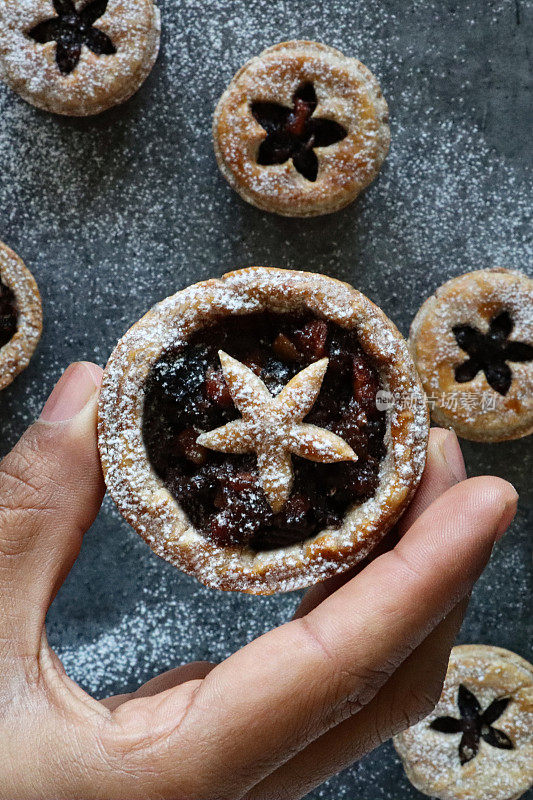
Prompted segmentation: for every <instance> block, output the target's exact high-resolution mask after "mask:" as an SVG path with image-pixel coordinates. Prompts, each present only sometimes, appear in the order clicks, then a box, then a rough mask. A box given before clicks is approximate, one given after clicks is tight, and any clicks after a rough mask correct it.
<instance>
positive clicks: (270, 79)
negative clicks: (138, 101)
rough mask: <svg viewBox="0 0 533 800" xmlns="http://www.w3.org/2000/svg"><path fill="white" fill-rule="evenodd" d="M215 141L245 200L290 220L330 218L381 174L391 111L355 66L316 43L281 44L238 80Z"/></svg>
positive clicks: (218, 120) (219, 112)
mask: <svg viewBox="0 0 533 800" xmlns="http://www.w3.org/2000/svg"><path fill="white" fill-rule="evenodd" d="M213 140H214V145H215V153H216V157H217V161H218V165H219V167H220V170H221V172H222V174H223V175H224V177H225V178H226V180H227V181H228V182H229V184H230V185H231V186H232V187H233V188H234V189H235V190H236V191H237V192H238V193H239V194H240V195H241V197H242V198H243V199H244V200H246V201H248V202H249V203H252V204H253V205H255V206H258V207H259V208H262V209H264V210H265V211H271V212H274V213H276V214H282V215H284V216H289V217H310V216H316V215H318V214H329V213H331V212H333V211H337V210H338V209H340V208H343V207H344V206H346V205H348V204H349V203H351V202H352V200H354V199H355V198H356V197H357V195H358V194H359V193H360V192H361V191H362V190H363V189H364V188H365V187H366V186H368V184H369V183H371V182H372V181H373V180H374V178H375V177H376V175H377V174H378V172H379V170H380V168H381V165H382V163H383V161H384V159H385V157H386V155H387V152H388V149H389V141H390V130H389V125H388V107H387V103H386V102H385V100H384V98H383V95H382V93H381V89H380V86H379V84H378V82H377V80H376V78H375V77H374V75H373V74H372V73H371V72H370V70H368V69H367V68H366V67H365V66H363V64H361V62H360V61H357V59H355V58H347V57H346V56H344V55H343V54H342V53H340V52H339V51H338V50H335V49H334V48H333V47H328V46H327V45H324V44H319V43H318V42H309V41H293V42H282V43H281V44H277V45H274V46H273V47H269V48H268V49H267V50H265V51H264V52H263V53H261V54H260V55H259V56H257V57H256V58H252V59H251V61H249V62H248V63H247V64H245V65H244V66H243V67H241V69H240V70H239V71H238V72H237V74H236V75H235V76H234V78H233V79H232V81H231V82H230V84H229V86H228V88H227V89H226V91H225V92H224V94H223V95H222V97H221V98H220V100H219V102H218V105H217V108H216V111H215V116H214V121H213Z"/></svg>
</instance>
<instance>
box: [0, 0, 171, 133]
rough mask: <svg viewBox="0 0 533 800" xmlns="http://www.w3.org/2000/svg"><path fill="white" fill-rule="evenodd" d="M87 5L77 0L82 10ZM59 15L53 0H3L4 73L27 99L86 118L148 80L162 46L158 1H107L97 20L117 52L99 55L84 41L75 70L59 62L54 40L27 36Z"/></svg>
mask: <svg viewBox="0 0 533 800" xmlns="http://www.w3.org/2000/svg"><path fill="white" fill-rule="evenodd" d="M85 6H87V2H83V0H75V7H76V10H77V11H80V10H81V9H83V8H84V7H85ZM55 16H56V11H55V8H54V4H53V2H52V0H2V1H1V2H0V78H1V79H2V80H3V81H4V82H5V83H6V84H7V85H8V86H10V87H11V88H12V89H13V90H14V91H15V92H17V93H18V94H20V95H21V97H23V98H24V100H26V101H27V102H28V103H31V104H32V105H34V106H37V107H38V108H42V109H44V110H45V111H51V112H53V113H55V114H64V115H67V116H76V117H82V116H88V115H92V114H100V113H101V112H102V111H105V110H106V109H108V108H111V107H112V106H115V105H118V104H119V103H123V102H124V101H125V100H127V99H128V98H129V97H131V95H132V94H134V93H135V92H136V91H137V90H138V89H139V87H140V86H141V85H142V84H143V83H144V81H145V80H146V78H147V77H148V75H149V73H150V71H151V69H152V67H153V65H154V63H155V60H156V58H157V54H158V51H159V37H160V27H161V26H160V15H159V10H158V8H157V6H155V5H154V2H153V0H135V2H128V0H108V4H107V8H106V10H105V13H104V14H103V15H102V16H101V17H99V18H98V19H97V20H96V22H95V23H94V25H95V26H96V27H97V28H98V29H99V30H100V31H102V32H103V33H104V34H106V35H107V36H108V37H110V39H111V41H112V43H113V45H114V47H115V49H116V53H115V54H112V55H96V54H95V53H93V52H92V51H91V50H90V49H89V48H88V47H87V46H85V45H84V46H83V48H82V50H81V55H80V59H79V62H78V64H77V66H76V67H75V68H74V69H73V71H72V72H71V73H70V74H62V73H61V71H60V70H59V68H58V66H57V64H56V43H55V42H54V41H50V42H47V43H46V44H40V43H38V42H36V41H34V40H33V39H32V38H31V37H30V36H29V35H28V33H29V31H31V30H33V29H34V28H35V26H36V25H38V24H39V23H42V22H44V21H45V20H47V19H50V18H53V17H55Z"/></svg>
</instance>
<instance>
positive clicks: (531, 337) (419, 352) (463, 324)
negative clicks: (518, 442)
mask: <svg viewBox="0 0 533 800" xmlns="http://www.w3.org/2000/svg"><path fill="white" fill-rule="evenodd" d="M409 346H410V349H411V353H412V356H413V359H414V361H415V364H416V366H417V369H418V372H419V375H420V378H421V380H422V384H423V386H424V389H425V391H426V394H427V395H428V399H429V402H430V407H431V409H432V412H431V413H432V417H433V419H434V421H435V422H436V423H437V424H438V425H443V426H444V427H451V428H453V429H454V430H455V432H456V433H457V434H458V435H459V436H463V437H464V438H465V439H473V440H474V441H480V442H500V441H504V440H506V439H518V438H519V437H521V436H527V435H528V434H530V433H532V432H533V280H531V278H528V277H527V276H526V275H524V274H522V273H521V272H514V271H511V270H507V269H481V270H477V271H476V272H468V273H466V274H465V275H460V276H459V277H457V278H452V279H451V280H449V281H448V282H447V283H445V284H443V285H442V286H440V287H439V288H438V289H437V291H436V292H435V294H433V295H432V296H431V297H430V298H428V300H426V301H425V303H424V304H423V305H422V306H421V308H420V309H419V311H418V313H417V315H416V317H415V318H414V320H413V323H412V325H411V330H410V333H409Z"/></svg>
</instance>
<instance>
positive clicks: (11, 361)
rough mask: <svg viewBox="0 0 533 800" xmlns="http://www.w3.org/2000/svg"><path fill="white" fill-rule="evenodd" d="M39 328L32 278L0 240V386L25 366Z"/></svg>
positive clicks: (38, 306)
mask: <svg viewBox="0 0 533 800" xmlns="http://www.w3.org/2000/svg"><path fill="white" fill-rule="evenodd" d="M42 327H43V315H42V308H41V296H40V294H39V289H38V288H37V284H36V283H35V279H34V277H33V275H32V274H31V272H30V271H29V269H27V268H26V266H25V265H24V263H23V261H22V260H21V259H20V258H19V257H18V256H17V255H16V253H14V252H13V250H11V249H10V248H9V247H8V246H7V245H5V244H4V243H3V242H0V389H5V387H6V386H8V385H9V384H10V383H11V382H12V381H13V379H14V378H15V377H16V376H17V375H18V374H19V372H22V370H23V369H26V367H27V366H28V364H29V362H30V358H31V357H32V355H33V352H34V350H35V348H36V347H37V344H38V342H39V339H40V338H41V331H42Z"/></svg>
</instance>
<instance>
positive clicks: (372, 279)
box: [0, 0, 533, 800]
mask: <svg viewBox="0 0 533 800" xmlns="http://www.w3.org/2000/svg"><path fill="white" fill-rule="evenodd" d="M159 6H160V9H161V15H162V50H161V54H160V57H159V59H158V61H157V63H156V65H155V67H154V70H153V72H152V74H151V75H150V77H149V78H148V80H147V82H146V83H145V84H144V86H143V87H142V88H141V89H140V91H139V93H138V94H137V95H135V97H134V98H132V100H131V101H130V102H128V103H127V104H126V105H125V106H123V107H121V108H117V109H115V110H113V111H111V112H109V113H108V114H106V115H104V116H102V117H97V118H95V119H91V120H74V119H63V118H57V117H54V116H52V115H50V114H44V113H41V112H38V111H36V110H35V109H34V108H32V107H30V106H29V105H27V104H26V103H24V102H23V101H22V100H21V99H20V98H18V97H16V96H15V95H14V94H13V93H12V92H11V91H10V90H8V89H7V88H5V87H3V86H0V208H1V209H2V214H1V219H0V238H1V239H3V240H4V241H6V242H7V243H8V244H9V245H10V246H11V247H12V248H13V249H14V250H16V251H17V252H18V253H19V254H20V255H21V257H22V258H23V259H24V261H25V262H26V263H27V265H28V267H29V268H30V269H31V271H32V272H33V274H34V275H35V277H36V279H37V281H38V283H39V287H40V289H41V293H42V295H43V305H44V314H45V320H44V325H45V327H44V333H43V338H42V341H41V344H40V347H39V349H38V351H37V353H36V355H35V357H34V358H33V360H32V362H31V364H30V366H29V367H28V369H27V370H26V371H25V372H24V373H23V374H22V375H20V376H19V377H18V378H17V380H16V381H15V383H14V384H13V385H12V386H11V387H9V388H8V389H6V390H5V391H3V392H2V393H1V394H0V420H1V433H2V452H5V451H7V449H8V448H9V447H10V446H11V445H12V444H13V443H14V442H15V441H16V439H17V437H18V436H19V435H20V434H21V433H22V431H23V430H24V428H25V426H26V425H27V424H28V423H29V422H30V421H31V420H32V419H34V418H35V416H36V415H37V414H38V413H39V410H40V408H41V406H42V404H43V402H44V399H45V397H46V395H47V393H48V392H49V391H50V389H51V388H52V386H53V384H54V382H55V380H56V379H57V377H58V374H59V373H60V371H61V370H62V369H63V368H64V367H65V366H66V365H67V364H68V363H69V362H70V361H71V360H74V359H78V358H85V359H94V360H96V361H97V362H99V363H102V364H103V363H105V362H106V360H107V358H108V356H109V353H110V352H111V350H112V348H113V347H114V345H115V343H116V341H117V340H118V338H119V337H120V336H121V335H122V334H123V333H124V332H125V331H126V329H127V328H128V327H129V326H130V325H131V324H132V323H133V322H135V321H136V320H137V319H139V317H140V316H141V315H142V314H143V313H144V312H145V311H147V309H148V308H150V307H151V306H152V305H153V304H154V303H155V302H156V301H158V300H161V299H162V298H164V297H166V296H168V295H171V294H173V293H174V292H175V291H176V290H178V289H180V288H182V287H184V286H186V285H188V284H189V283H191V282H193V281H195V280H203V279H205V278H208V277H211V276H213V275H220V274H222V273H223V272H226V271H228V270H230V269H234V268H236V267H238V266H247V265H250V264H258V263H259V264H261V263H263V264H267V265H272V266H279V267H294V268H300V269H309V270H315V271H319V272H325V273H327V274H331V275H333V276H335V277H339V278H342V279H345V280H348V281H349V282H351V283H353V285H355V286H356V287H357V288H359V289H361V290H362V291H363V292H364V293H365V294H367V295H368V296H369V297H370V298H371V299H372V300H374V301H375V302H376V303H377V304H378V305H379V306H381V307H382V308H383V309H384V311H385V312H386V313H387V314H388V315H389V316H390V317H391V319H393V320H394V321H395V322H396V323H397V324H398V325H399V327H400V329H401V330H402V332H403V333H404V334H406V333H407V330H408V327H409V323H410V321H411V319H412V318H413V316H414V314H415V312H416V310H417V309H418V307H419V306H420V304H421V302H422V301H423V300H424V299H425V298H426V297H428V296H429V295H430V294H431V293H432V292H433V290H434V289H435V288H436V287H437V286H438V285H439V284H440V283H442V282H443V281H444V280H445V279H447V278H450V277H452V276H454V275H458V274H460V273H461V272H465V271H468V270H473V269H478V268H479V267H482V266H494V265H499V266H505V267H508V268H511V269H519V270H527V269H528V264H531V260H532V256H533V246H532V243H531V240H530V237H529V233H528V224H529V215H530V207H531V181H530V180H529V177H528V175H524V161H525V158H524V156H525V154H526V153H525V148H526V135H525V131H526V127H525V119H526V118H525V114H526V113H527V112H526V109H527V108H528V104H527V99H526V96H525V88H524V87H525V81H524V80H523V74H527V72H523V70H526V66H525V64H526V47H527V44H528V41H527V29H526V26H525V24H524V17H525V11H524V9H525V4H523V2H522V0H494V1H493V2H490V3H479V2H477V0H463V2H460V3H446V4H444V3H442V2H441V0H428V1H427V2H425V3H420V2H417V1H416V2H415V0H405V2H401V3H400V2H398V3H396V2H394V0H390V2H388V3H386V4H385V3H374V2H369V0H358V2H355V0H329V1H328V2H322V1H321V0H293V2H292V3H287V2H286V0H234V1H233V2H232V3H227V2H224V1H223V0H203V2H202V3H198V1H197V0H160V2H159ZM305 37H309V38H312V39H317V40H319V41H323V42H325V43H327V44H330V45H332V46H333V47H338V48H339V49H340V50H341V51H342V52H343V53H345V54H346V55H350V56H351V55H353V56H356V57H357V58H359V59H360V60H361V61H362V62H363V63H364V64H366V65H367V66H368V67H369V68H370V69H371V70H372V72H374V73H375V75H376V76H377V77H378V79H379V81H380V84H381V86H382V88H383V93H384V95H385V97H386V99H387V102H388V104H389V107H390V111H391V135H392V145H391V152H390V154H389V156H388V158H387V160H386V161H385V164H384V166H383V169H382V171H381V173H380V175H379V177H378V179H377V180H376V182H375V183H374V184H373V185H372V186H371V187H370V189H369V190H368V191H367V192H366V193H365V195H364V196H363V197H361V198H360V199H359V200H358V201H357V202H356V203H355V204H354V205H353V206H351V207H350V208H348V209H346V210H345V211H343V212H341V213H338V214H334V215H332V216H331V217H324V218H319V219H312V220H289V219H280V218H277V217H274V216H270V215H267V214H264V213H261V212H259V211H257V210H256V209H254V208H252V207H249V206H248V205H247V204H245V203H244V202H242V201H240V199H239V198H238V197H237V196H236V195H235V193H234V192H233V191H232V190H231V189H230V188H229V187H228V186H227V185H226V182H225V181H224V179H223V178H222V177H221V176H220V175H219V173H218V170H217V167H216V164H215V158H214V155H213V150H212V145H211V130H210V128H211V116H212V112H213V110H214V107H215V105H216V102H217V100H218V98H219V96H220V94H221V93H222V92H223V91H224V89H225V88H226V86H227V84H228V82H229V80H230V79H231V77H232V76H233V74H234V73H235V71H236V70H237V69H238V68H239V66H240V65H241V64H244V63H245V62H246V61H247V60H248V59H249V58H251V57H252V56H253V55H256V54H258V53H260V52H261V51H262V50H263V49H264V48H265V47H268V46H269V45H271V44H273V43H275V42H278V41H281V40H282V39H290V38H305ZM480 51H482V54H481V55H480ZM510 86H512V91H510V89H509V87H510ZM521 132H522V133H521ZM464 450H465V452H466V455H467V461H468V466H469V471H470V472H471V473H474V474H481V473H485V472H495V473H496V474H501V475H505V476H506V477H508V478H510V479H511V480H512V481H513V483H514V484H515V485H516V486H517V487H518V489H519V490H522V492H523V495H527V492H528V490H529V491H530V488H529V487H528V486H527V482H526V479H527V476H528V475H529V474H531V470H532V465H531V460H530V459H531V444H530V442H529V444H528V443H527V442H526V441H525V440H524V441H522V442H515V443H509V444H508V445H501V446H500V445H498V446H495V447H491V448H488V447H485V448H481V447H477V446H473V445H466V446H465V448H464ZM527 536H528V528H527V520H526V518H525V512H524V511H519V519H518V522H517V523H516V524H515V526H514V528H513V531H512V532H511V534H510V535H508V536H506V537H504V539H503V540H502V542H501V543H500V544H499V545H498V548H497V550H496V553H495V556H494V557H493V560H492V562H491V564H490V565H489V567H488V570H487V571H486V573H485V574H484V576H483V578H482V580H481V582H480V584H479V585H478V587H477V588H476V590H475V592H474V596H473V600H472V605H471V610H470V613H469V616H468V618H467V622H466V625H465V628H464V629H463V633H462V638H463V641H487V640H490V641H491V642H494V643H497V644H501V645H503V646H508V647H510V648H511V649H513V650H517V651H518V652H520V650H521V649H524V644H523V643H525V631H526V625H527V622H528V616H529V612H528V609H527V608H526V604H527V599H526V598H527V597H528V590H527V581H528V570H529V569H530V560H529V558H528V557H527V558H525V557H524V554H525V552H526V541H527ZM509 587H512V588H513V591H510V590H509ZM295 603H296V598H295V597H294V596H291V595H280V596H275V597H270V598H258V597H248V596H245V595H234V594H223V593H221V592H215V591H212V590H209V589H205V588H204V587H202V586H200V585H199V584H197V582H196V581H195V580H194V579H192V578H189V577H188V576H186V575H183V574H182V573H180V572H179V571H178V570H175V569H174V568H173V567H171V566H170V565H168V564H166V563H164V562H163V561H160V560H159V559H157V558H155V557H154V555H153V554H152V553H151V552H150V551H149V549H148V547H146V545H144V543H143V542H141V540H140V539H139V537H137V536H136V535H135V534H134V533H133V532H132V531H131V529H130V528H129V526H128V525H127V524H126V523H125V522H124V521H123V520H122V519H121V518H120V516H119V515H118V513H117V512H116V511H115V510H114V509H113V507H112V504H111V502H110V501H109V500H107V501H106V502H105V503H104V507H103V509H102V512H101V514H100V516H99V518H98V520H97V522H96V524H95V525H94V526H93V528H92V530H91V532H90V533H89V534H88V536H87V537H86V540H85V543H84V546H83V550H82V554H81V557H80V559H79V561H78V563H77V564H76V565H75V567H74V569H73V571H72V573H71V575H70V577H69V579H68V580H67V583H66V585H65V587H64V588H63V590H62V591H61V592H60V594H59V596H58V598H57V600H56V601H55V603H54V606H53V608H52V610H51V612H50V614H49V617H48V629H49V637H50V640H51V642H52V644H53V645H54V646H55V647H56V649H57V650H58V652H59V653H60V655H61V657H62V658H63V660H64V663H65V665H66V668H67V671H68V672H69V674H70V675H71V676H72V677H73V678H75V679H76V680H79V681H80V682H81V683H82V685H83V686H84V687H85V688H87V689H88V690H89V691H91V692H93V693H94V694H96V695H97V696H103V695H105V694H109V693H111V692H119V691H123V690H124V688H134V687H135V686H136V685H138V683H140V682H141V681H143V680H146V679H148V678H149V677H151V676H152V675H154V674H156V673H157V672H159V671H161V670H163V669H167V668H170V667H172V666H175V665H176V664H178V663H182V662H184V661H187V660H189V659H191V658H212V659H214V660H217V659H221V658H224V657H225V656H226V655H228V653H229V652H231V651H233V650H235V649H236V648H237V647H240V646H242V645H243V644H244V643H245V642H247V641H249V640H250V639H251V638H253V637H255V636H258V635H259V634H260V633H262V632H263V631H264V630H266V629H267V628H269V627H272V626H273V625H276V624H279V623H281V622H283V621H284V620H285V619H287V618H288V617H289V616H290V614H291V612H292V610H293V609H294V606H295ZM509 620H512V625H510V624H509ZM521 632H522V633H521ZM310 797H311V798H312V800H318V799H319V798H320V800H354V798H357V799H358V800H411V799H412V800H414V798H415V797H418V794H417V793H416V792H415V790H414V789H412V788H411V787H410V785H409V784H408V782H407V780H406V779H405V778H404V776H403V771H402V770H401V767H400V766H399V762H398V759H396V758H395V757H394V756H393V754H392V749H391V747H390V746H389V745H385V746H384V747H383V748H380V750H379V751H377V752H376V753H374V754H371V755H370V756H368V757H367V758H366V759H364V760H363V762H361V763H359V764H358V765H355V766H353V767H352V768H351V769H350V771H349V773H347V774H346V775H343V776H340V777H337V778H335V779H333V780H331V781H330V782H329V783H328V784H327V785H326V786H324V787H323V788H322V789H319V790H316V791H315V792H313V793H312V794H311V795H310Z"/></svg>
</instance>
